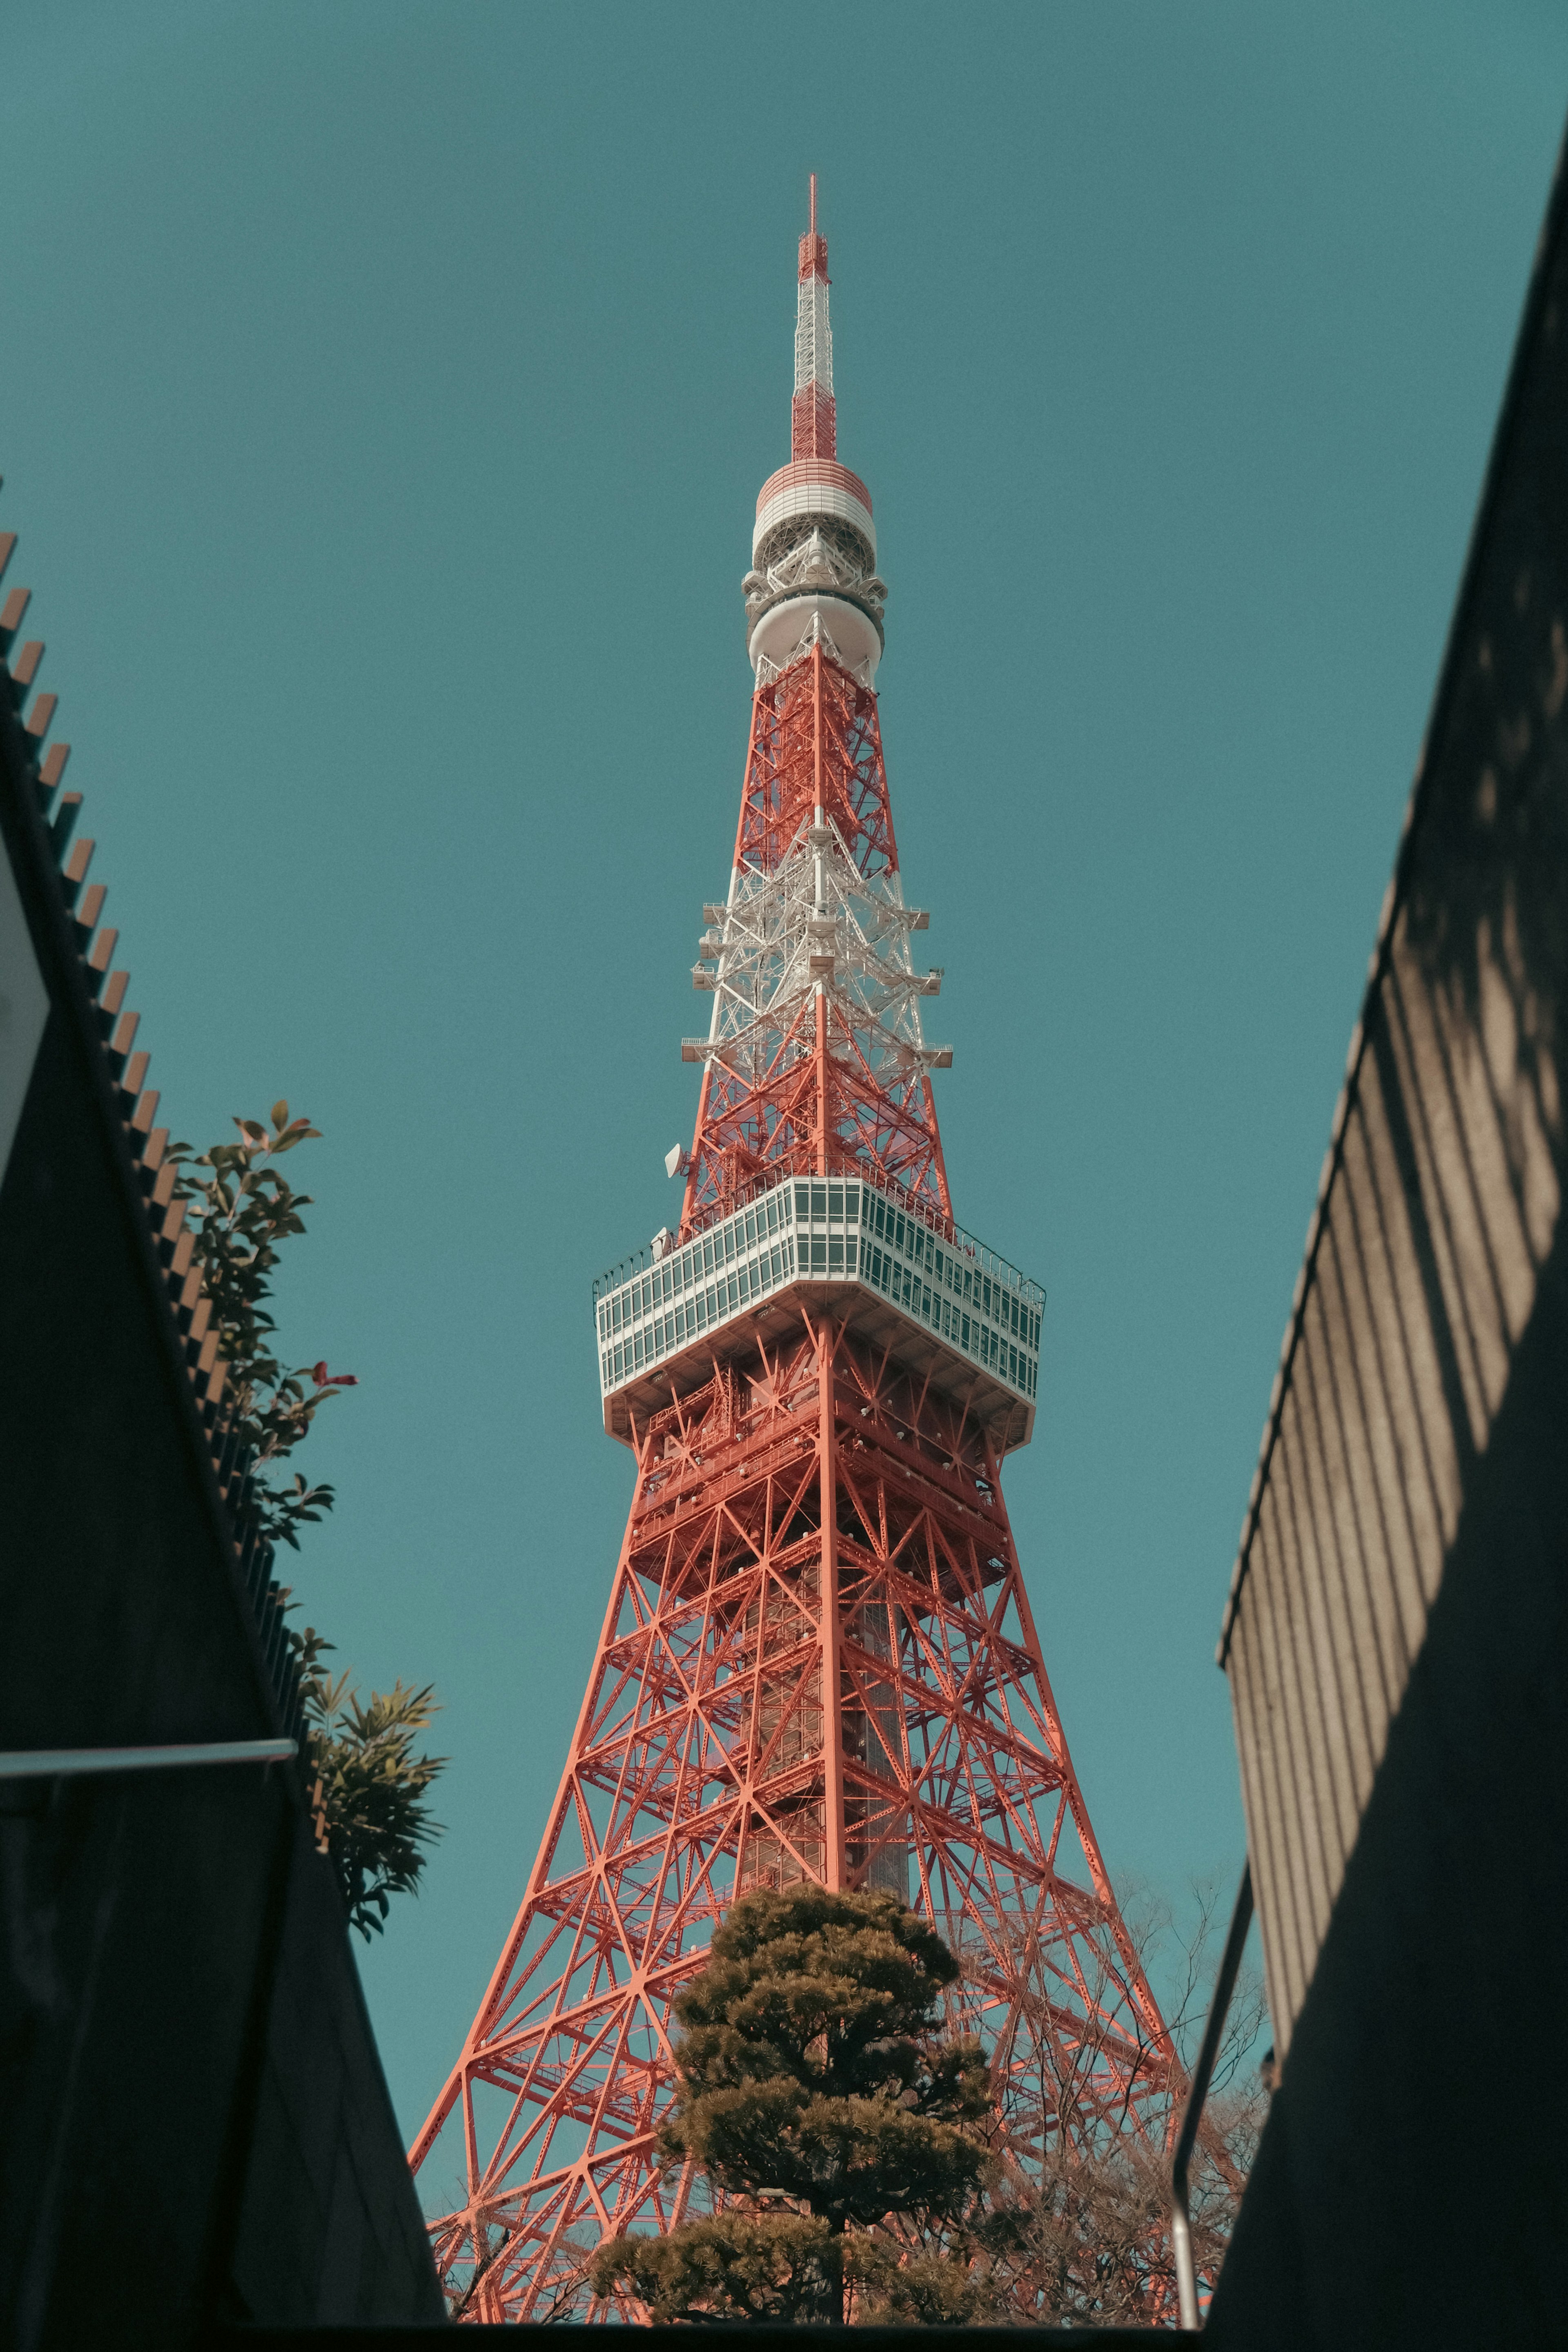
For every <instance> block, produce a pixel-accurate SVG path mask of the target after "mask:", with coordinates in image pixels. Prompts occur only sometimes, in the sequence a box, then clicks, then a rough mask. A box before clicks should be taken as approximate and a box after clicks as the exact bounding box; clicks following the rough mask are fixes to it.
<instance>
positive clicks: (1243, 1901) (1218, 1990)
mask: <svg viewBox="0 0 1568 2352" xmlns="http://www.w3.org/2000/svg"><path fill="white" fill-rule="evenodd" d="M1251 1925H1252V1858H1251V1856H1250V1854H1249V1856H1248V1858H1247V1864H1246V1867H1245V1868H1244V1869H1243V1871H1242V1873H1241V1885H1240V1886H1239V1888H1238V1890H1237V1895H1236V1908H1235V1910H1234V1911H1233V1912H1232V1913H1231V1915H1230V1933H1229V1934H1228V1936H1227V1937H1226V1938H1225V1949H1224V1951H1223V1952H1222V1953H1221V1955H1220V1959H1219V1974H1218V1977H1217V1978H1216V1979H1215V1982H1214V1998H1213V2000H1211V2001H1210V2002H1209V2004H1208V2022H1207V2025H1206V2026H1205V2027H1204V2029H1203V2047H1202V2049H1201V2050H1200V2051H1199V2052H1198V2053H1197V2065H1196V2066H1195V2067H1194V2069H1193V2074H1192V2081H1191V2083H1190V2084H1188V2085H1187V2094H1186V2107H1185V2108H1184V2109H1183V2111H1182V2119H1181V2130H1180V2132H1179V2133H1178V2134H1177V2136H1176V2154H1175V2156H1174V2157H1173V2158H1171V2245H1172V2248H1173V2250H1174V2252H1175V2254H1176V2293H1177V2294H1178V2295H1179V2297H1180V2299H1181V2324H1182V2326H1184V2327H1187V2328H1191V2329H1192V2330H1193V2331H1194V2333H1195V2334H1196V2332H1197V2329H1198V2328H1200V2327H1201V2326H1202V2325H1203V2322H1202V2320H1201V2318H1200V2317H1199V2316H1198V2309H1197V2270H1196V2268H1195V2267H1194V2264H1193V2259H1192V2216H1191V2212H1190V2210H1189V2208H1188V2204H1187V2167H1188V2165H1189V2164H1190V2163H1191V2161H1192V2151H1193V2148H1194V2147H1195V2145H1196V2143H1197V2127H1198V2125H1199V2124H1200V2123H1201V2122H1202V2120H1203V2104H1204V2101H1205V2100H1206V2099H1207V2096H1208V2083H1209V2077H1210V2075H1211V2074H1213V2073H1214V2062H1215V2060H1216V2059H1217V2058H1218V2055H1219V2042H1220V2037H1221V2035H1222V2034H1223V2033H1224V2032H1225V2020H1226V2017H1227V2015H1228V2011H1229V2009H1230V1996H1231V1994H1232V1993H1233V1992H1234V1991H1235V1990H1236V1979H1237V1977H1238V1976H1239V1974H1240V1970H1241V1954H1242V1952H1243V1950H1244V1949H1245V1948H1246V1943H1247V1930H1248V1928H1249V1927H1250V1926H1251Z"/></svg>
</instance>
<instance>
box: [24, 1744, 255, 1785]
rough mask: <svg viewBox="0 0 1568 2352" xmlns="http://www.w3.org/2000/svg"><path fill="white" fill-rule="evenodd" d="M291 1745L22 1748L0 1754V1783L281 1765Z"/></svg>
mask: <svg viewBox="0 0 1568 2352" xmlns="http://www.w3.org/2000/svg"><path fill="white" fill-rule="evenodd" d="M298 1753H299V1742H298V1740H297V1739H218V1740H207V1741H205V1742H204V1743H203V1744H202V1745H200V1746H197V1747H181V1748H13V1749H12V1750H10V1751H9V1752H8V1753H4V1752H0V1780H60V1779H63V1778H64V1777H65V1776H67V1775H68V1774H75V1773H78V1772H166V1771H174V1770H177V1769H179V1768H180V1767H181V1766H183V1765H189V1764H283V1763H287V1760H288V1759H289V1757H291V1756H298Z"/></svg>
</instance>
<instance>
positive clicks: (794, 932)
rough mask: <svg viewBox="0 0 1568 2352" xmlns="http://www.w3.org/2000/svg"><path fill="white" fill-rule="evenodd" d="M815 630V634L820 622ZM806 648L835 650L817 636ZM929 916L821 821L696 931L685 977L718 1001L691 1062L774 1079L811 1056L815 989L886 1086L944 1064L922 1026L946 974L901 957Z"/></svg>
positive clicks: (947, 1050)
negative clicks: (693, 957) (866, 869)
mask: <svg viewBox="0 0 1568 2352" xmlns="http://www.w3.org/2000/svg"><path fill="white" fill-rule="evenodd" d="M813 628H814V629H816V630H818V631H821V623H820V621H819V620H816V619H815V618H814V619H813ZM810 641H811V642H820V643H821V644H823V645H824V646H830V649H831V641H830V640H829V639H828V637H827V635H826V633H825V632H821V634H820V635H819V636H817V637H815V638H813V639H811V640H810ZM926 920H927V918H926V917H925V914H924V913H923V912H922V911H921V910H920V909H918V908H913V907H906V906H905V905H904V886H903V884H902V882H901V881H900V879H899V877H898V875H897V874H896V873H889V874H886V875H881V874H878V875H865V874H862V872H861V870H860V868H859V867H858V866H856V864H855V862H854V859H853V858H852V856H851V855H850V851H849V848H848V846H847V845H846V843H845V841H844V839H843V836H842V835H841V833H840V831H839V829H838V826H837V825H836V824H832V823H831V822H829V823H823V822H821V817H820V814H819V820H818V821H817V822H815V823H806V824H802V825H801V826H800V831H799V832H798V833H797V834H796V835H795V838H794V840H793V841H792V842H791V844H790V845H789V849H788V851H787V852H786V854H785V856H783V858H782V859H781V860H780V862H779V865H778V866H777V867H775V868H774V870H773V871H772V872H770V873H769V872H767V871H765V870H763V869H762V868H761V867H759V866H737V868H736V870H735V873H734V875H733V876H732V877H731V881H730V887H729V898H728V902H727V906H726V908H725V910H724V918H723V920H722V922H719V923H716V924H714V925H711V926H710V928H709V929H707V930H706V931H705V932H704V933H703V936H702V939H701V940H700V942H699V944H698V952H699V955H700V957H701V959H702V961H699V962H698V963H697V964H696V965H695V966H694V968H693V971H692V985H693V986H694V988H698V989H711V990H712V992H713V998H714V1006H713V1017H712V1020H711V1022H710V1023H709V1025H708V1034H707V1039H706V1044H704V1045H702V1046H701V1047H699V1048H698V1050H697V1052H696V1053H695V1054H694V1055H693V1056H692V1058H694V1059H700V1060H702V1061H704V1062H716V1063H718V1064H719V1065H721V1066H722V1067H723V1068H725V1069H726V1070H727V1071H728V1072H729V1073H730V1074H731V1076H734V1077H736V1078H738V1079H739V1080H740V1081H741V1082H742V1083H743V1084H744V1085H745V1086H747V1087H759V1086H761V1085H762V1084H763V1083H764V1081H765V1080H769V1081H770V1082H772V1083H777V1082H778V1081H779V1079H780V1078H782V1077H783V1076H785V1075H786V1074H787V1072H788V1071H789V1069H790V1068H791V1067H792V1066H793V1065H794V1064H795V1063H796V1062H797V1061H799V1060H808V1059H810V1055H811V1053H812V1052H813V1050H814V1045H815V1019H814V1015H812V1014H811V1012H810V1004H809V1002H808V1000H809V999H810V998H811V997H812V996H814V995H815V994H817V993H818V992H821V994H822V995H824V996H826V998H827V999H828V1002H829V1004H830V1006H831V1009H832V1010H833V1012H834V1013H837V1015H838V1024H837V1027H838V1033H839V1038H840V1040H842V1038H843V1036H844V1034H845V1033H846V1032H848V1033H849V1034H851V1035H852V1037H853V1039H854V1043H855V1046H856V1048H857V1049H858V1051H859V1053H860V1054H861V1055H862V1057H863V1059H864V1061H865V1064H866V1066H867V1068H868V1069H869V1070H871V1071H872V1072H873V1074H874V1076H876V1078H877V1079H878V1081H879V1082H880V1084H881V1085H882V1086H883V1087H884V1088H887V1089H889V1090H894V1089H902V1088H904V1087H907V1086H908V1085H910V1084H911V1083H912V1082H913V1081H914V1080H915V1079H917V1078H918V1077H919V1076H920V1075H921V1074H922V1072H924V1071H926V1070H931V1069H943V1068H946V1067H947V1066H950V1064H951V1062H952V1059H953V1054H952V1048H951V1047H950V1046H946V1045H927V1044H926V1043H925V1035H924V1034H923V1031H922V1028H921V1022H920V1000H921V998H922V997H925V996H935V995H936V993H937V992H938V990H939V989H940V987H941V985H942V975H941V973H940V972H939V971H931V972H917V971H915V966H914V962H913V960H912V958H911V956H910V951H909V939H910V933H911V932H912V931H915V930H924V929H925V924H926ZM802 1015H804V1016H805V1017H804V1018H802ZM792 1033H793V1034H792ZM787 1040H789V1041H790V1042H789V1043H787V1042H786V1041H787ZM834 1050H835V1052H837V1053H838V1054H840V1055H844V1056H846V1057H847V1055H848V1054H849V1050H850V1049H849V1047H848V1046H847V1045H845V1044H843V1043H842V1042H840V1043H838V1044H837V1045H835V1048H834Z"/></svg>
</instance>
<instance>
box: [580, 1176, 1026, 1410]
mask: <svg viewBox="0 0 1568 2352" xmlns="http://www.w3.org/2000/svg"><path fill="white" fill-rule="evenodd" d="M787 1294H788V1299H787V1296H786V1295H787ZM813 1302H814V1303H815V1304H817V1305H819V1306H823V1305H827V1306H831V1311H832V1312H833V1313H834V1314H835V1315H836V1316H838V1317H839V1318H840V1319H841V1320H844V1321H846V1322H847V1323H848V1324H849V1325H850V1327H851V1328H864V1329H865V1330H866V1331H867V1332H868V1333H869V1334H870V1335H872V1336H873V1337H875V1338H876V1339H878V1340H879V1341H880V1342H881V1343H882V1344H884V1345H887V1346H889V1347H891V1349H892V1350H893V1352H894V1354H895V1355H896V1356H898V1357H899V1358H900V1359H901V1360H904V1361H906V1362H908V1363H910V1364H911V1365H912V1366H913V1367H914V1368H915V1369H916V1370H919V1371H920V1372H921V1373H922V1374H923V1375H924V1376H926V1377H928V1378H929V1379H930V1380H931V1382H932V1384H933V1386H934V1387H936V1388H938V1389H945V1390H948V1391H952V1392H954V1393H961V1394H963V1395H964V1396H965V1397H966V1398H967V1400H968V1401H969V1402H970V1404H971V1406H972V1409H973V1410H974V1412H976V1413H977V1416H978V1418H979V1419H980V1420H981V1421H982V1422H984V1423H987V1424H988V1426H989V1427H990V1429H991V1430H992V1433H993V1437H994V1441H995V1443H996V1444H997V1446H998V1452H1006V1451H1009V1450H1010V1449H1011V1448H1013V1447H1015V1446H1018V1445H1023V1444H1028V1442H1029V1438H1030V1434H1031V1433H1032V1431H1033V1427H1034V1410H1035V1397H1036V1394H1037V1391H1038V1388H1039V1381H1040V1323H1041V1318H1042V1316H1043V1313H1044V1309H1045V1292H1044V1291H1043V1289H1042V1288H1041V1287H1040V1285H1039V1284H1038V1283H1036V1282H1031V1281H1030V1279H1029V1278H1028V1276H1025V1275H1022V1274H1020V1273H1019V1270H1018V1268H1017V1267H1016V1266H1013V1265H1009V1264H1008V1262H1007V1260H1006V1259H1005V1258H1001V1257H998V1255H996V1253H995V1252H994V1251H993V1250H990V1249H988V1248H987V1247H986V1246H985V1244H983V1243H981V1242H979V1241H977V1240H976V1238H975V1237H974V1235H973V1234H967V1233H965V1232H964V1230H963V1229H962V1227H961V1226H957V1225H955V1224H953V1223H951V1222H950V1221H949V1220H947V1219H946V1218H944V1217H942V1216H941V1215H940V1213H939V1212H937V1211H936V1210H934V1209H932V1208H929V1207H928V1206H927V1205H926V1204H924V1203H920V1202H914V1201H912V1200H910V1199H909V1198H908V1197H907V1196H906V1195H902V1194H899V1193H897V1192H895V1191H894V1188H892V1187H891V1186H889V1187H885V1188H884V1187H883V1186H882V1185H879V1184H878V1183H877V1182H876V1181H874V1180H873V1179H872V1178H870V1177H860V1178H854V1177H843V1178H839V1177H831V1178H829V1177H821V1176H812V1177H783V1178H781V1179H779V1181H776V1182H774V1183H772V1184H770V1185H765V1186H759V1187H758V1190H757V1192H756V1193H755V1195H754V1196H753V1198H752V1199H751V1200H750V1201H748V1202H747V1203H746V1204H745V1206H744V1207H742V1208H739V1209H737V1210H735V1211H734V1212H733V1213H731V1214H730V1215H729V1216H728V1217H727V1218H725V1219H723V1220H722V1222H720V1223H717V1224H715V1225H712V1226H710V1227H709V1228H708V1229H707V1231H706V1233H703V1234H697V1235H696V1236H695V1237H694V1239H693V1240H691V1241H689V1242H688V1243H687V1244H685V1247H684V1248H682V1249H678V1250H677V1249H674V1248H671V1249H666V1250H664V1252H663V1253H662V1254H661V1255H657V1256H655V1255H654V1252H653V1248H652V1247H650V1248H649V1249H648V1250H646V1251H643V1252H640V1253H639V1255H638V1257H637V1258H636V1259H635V1260H633V1261H629V1262H626V1263H623V1264H622V1265H620V1266H617V1267H614V1268H612V1271H611V1273H610V1274H609V1275H607V1276H603V1277H602V1278H601V1280H600V1281H599V1282H597V1283H595V1285H594V1314H595V1326H596V1330H597V1335H598V1340H599V1376H600V1391H601V1395H602V1397H603V1400H604V1423H605V1427H606V1429H607V1430H609V1432H610V1433H611V1434H612V1436H615V1437H620V1438H622V1439H625V1438H629V1437H630V1435H631V1430H632V1417H633V1415H636V1416H637V1417H638V1418H640V1419H641V1418H644V1417H645V1416H646V1415H648V1414H649V1413H652V1412H657V1411H658V1410H659V1409H660V1407H661V1406H663V1405H665V1404H667V1403H668V1402H669V1401H670V1396H671V1393H672V1390H673V1391H674V1393H675V1394H677V1395H679V1394H681V1393H683V1392H684V1391H686V1390H688V1389H692V1388H695V1387H698V1386H700V1385H701V1383H702V1382H703V1381H706V1380H707V1379H708V1378H709V1377H710V1375H711V1373H712V1369H713V1360H714V1357H715V1355H716V1354H717V1355H720V1356H722V1355H724V1354H725V1353H726V1352H727V1347H726V1335H728V1338H729V1339H730V1340H731V1341H732V1342H733V1343H739V1342H740V1341H741V1340H742V1339H745V1338H749V1337H750V1335H751V1333H752V1331H753V1330H754V1329H757V1328H758V1324H759V1318H760V1328H761V1329H762V1332H763V1336H769V1335H770V1334H771V1333H773V1332H774V1331H778V1330H781V1329H783V1328H785V1327H786V1326H787V1325H788V1323H789V1320H790V1319H791V1316H792V1312H793V1308H794V1306H795V1305H796V1304H800V1305H807V1304H810V1303H813Z"/></svg>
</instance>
